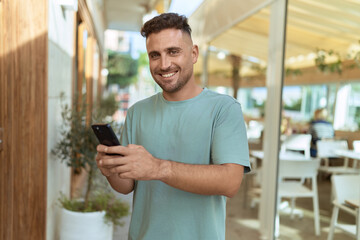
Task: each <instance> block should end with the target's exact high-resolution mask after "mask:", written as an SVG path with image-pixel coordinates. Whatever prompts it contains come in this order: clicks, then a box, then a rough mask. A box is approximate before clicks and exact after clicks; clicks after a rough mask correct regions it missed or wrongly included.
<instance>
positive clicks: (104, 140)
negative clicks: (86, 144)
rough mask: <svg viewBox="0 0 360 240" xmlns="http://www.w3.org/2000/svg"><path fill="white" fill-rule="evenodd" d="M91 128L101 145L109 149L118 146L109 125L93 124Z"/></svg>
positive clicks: (117, 141) (118, 143)
mask: <svg viewBox="0 0 360 240" xmlns="http://www.w3.org/2000/svg"><path fill="white" fill-rule="evenodd" d="M91 128H92V130H93V131H94V133H95V135H96V137H97V139H98V140H99V142H100V143H101V144H103V145H106V146H109V147H110V146H118V145H120V142H119V140H118V138H117V137H116V134H115V133H114V131H113V129H112V128H111V126H110V124H108V123H104V124H93V125H91Z"/></svg>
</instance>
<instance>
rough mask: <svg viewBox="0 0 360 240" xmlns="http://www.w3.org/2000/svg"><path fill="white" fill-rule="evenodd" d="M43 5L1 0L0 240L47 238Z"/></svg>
mask: <svg viewBox="0 0 360 240" xmlns="http://www.w3.org/2000/svg"><path fill="white" fill-rule="evenodd" d="M47 2H48V1H46V0H27V1H23V0H0V128H2V129H3V136H2V140H3V143H2V149H1V150H0V239H1V240H18V239H34V240H35V239H36V240H41V239H45V238H46V230H45V229H46V179H47V174H46V170H47V167H46V166H47V165H46V162H47V45H48V37H47V29H48V26H47V25H48V16H47V12H48V3H47Z"/></svg>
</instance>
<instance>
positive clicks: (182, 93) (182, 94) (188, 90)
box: [163, 82, 203, 101]
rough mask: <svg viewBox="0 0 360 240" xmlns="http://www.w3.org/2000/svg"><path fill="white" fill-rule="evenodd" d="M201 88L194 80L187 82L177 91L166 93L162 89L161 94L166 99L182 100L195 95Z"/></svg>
mask: <svg viewBox="0 0 360 240" xmlns="http://www.w3.org/2000/svg"><path fill="white" fill-rule="evenodd" d="M202 90H203V89H202V88H201V87H200V86H198V85H196V84H195V82H189V83H188V84H186V85H185V86H183V88H181V89H180V90H179V91H177V92H174V93H168V92H164V91H163V96H164V98H165V99H166V100H168V101H184V100H188V99H191V98H194V97H196V96H197V95H199V94H200V93H201V92H202Z"/></svg>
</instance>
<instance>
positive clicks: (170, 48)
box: [148, 47, 182, 55]
mask: <svg viewBox="0 0 360 240" xmlns="http://www.w3.org/2000/svg"><path fill="white" fill-rule="evenodd" d="M172 50H182V48H181V47H168V48H166V49H165V51H166V52H169V51H172ZM159 53H160V52H159V51H151V52H149V53H148V55H151V54H159Z"/></svg>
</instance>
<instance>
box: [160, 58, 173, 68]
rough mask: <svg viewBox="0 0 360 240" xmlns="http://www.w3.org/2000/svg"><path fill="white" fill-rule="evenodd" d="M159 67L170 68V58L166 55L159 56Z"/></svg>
mask: <svg viewBox="0 0 360 240" xmlns="http://www.w3.org/2000/svg"><path fill="white" fill-rule="evenodd" d="M160 61H161V62H160V68H161V70H162V71H165V70H167V69H169V68H170V66H171V61H170V58H169V57H168V56H166V55H165V56H161V60H160Z"/></svg>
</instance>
